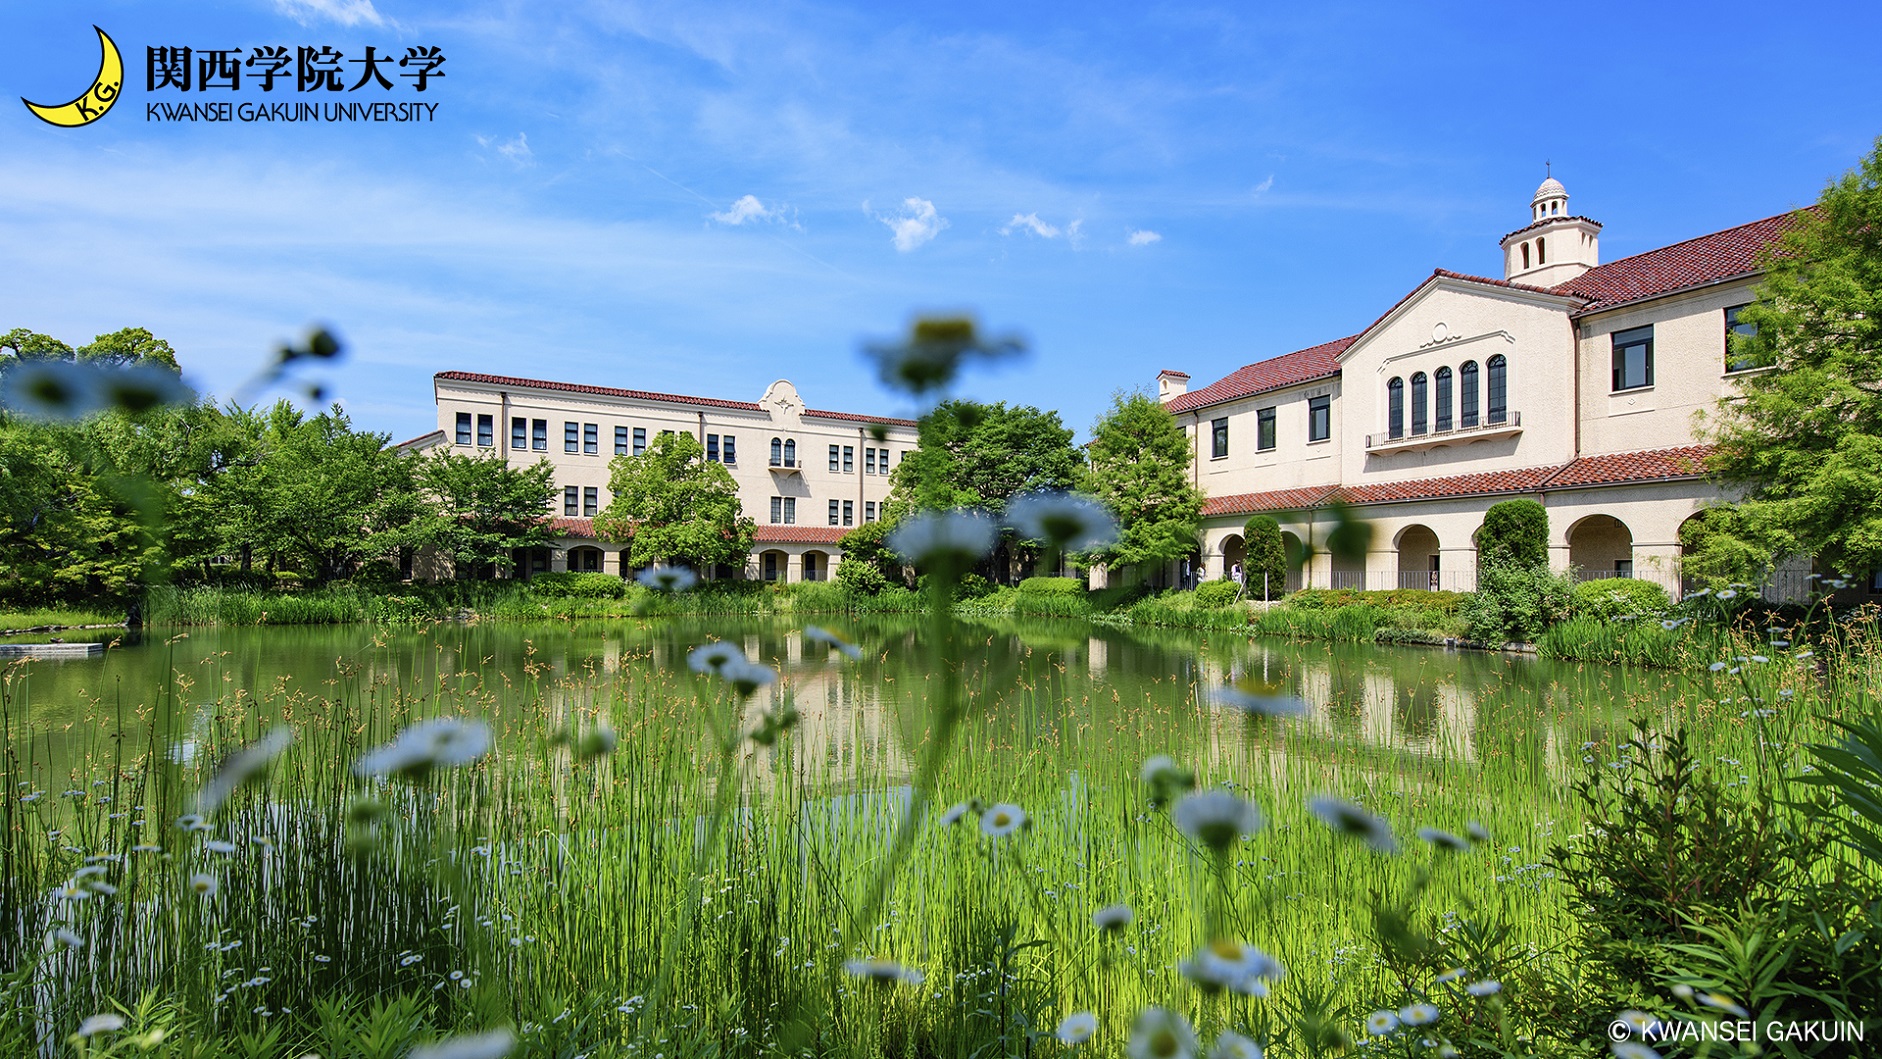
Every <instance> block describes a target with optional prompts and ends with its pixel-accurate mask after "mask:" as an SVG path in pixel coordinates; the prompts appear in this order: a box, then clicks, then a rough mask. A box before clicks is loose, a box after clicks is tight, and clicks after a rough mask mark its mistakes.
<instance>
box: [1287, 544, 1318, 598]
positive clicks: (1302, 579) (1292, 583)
mask: <svg viewBox="0 0 1882 1059" xmlns="http://www.w3.org/2000/svg"><path fill="white" fill-rule="evenodd" d="M1300 550H1301V543H1300V534H1298V533H1295V532H1294V531H1292V530H1282V531H1281V551H1282V552H1283V553H1284V554H1287V555H1299V554H1300ZM1312 568H1313V559H1312V557H1311V556H1309V557H1308V560H1307V562H1305V563H1303V564H1301V568H1300V569H1298V570H1296V569H1294V568H1293V567H1292V566H1289V567H1288V570H1287V591H1289V592H1295V591H1298V590H1300V589H1302V588H1305V587H1306V584H1307V576H1306V575H1307V571H1308V570H1310V569H1312Z"/></svg>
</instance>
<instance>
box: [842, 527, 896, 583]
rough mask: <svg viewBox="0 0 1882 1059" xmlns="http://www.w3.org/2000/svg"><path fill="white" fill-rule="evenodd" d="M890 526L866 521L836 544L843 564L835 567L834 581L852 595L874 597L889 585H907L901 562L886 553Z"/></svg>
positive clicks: (888, 552) (887, 551)
mask: <svg viewBox="0 0 1882 1059" xmlns="http://www.w3.org/2000/svg"><path fill="white" fill-rule="evenodd" d="M888 535H889V524H888V523H887V522H865V523H863V524H862V525H860V526H858V527H856V528H855V529H853V530H850V531H849V532H848V533H845V534H844V535H843V539H842V540H841V541H839V542H837V543H838V545H839V546H840V547H841V548H842V549H843V561H842V562H840V563H838V564H837V568H836V579H837V580H838V581H841V582H842V583H843V584H844V585H845V586H846V587H848V588H849V590H850V591H851V592H854V593H856V594H859V595H865V596H873V595H876V594H878V593H880V592H882V591H883V590H884V589H886V588H888V587H889V586H891V585H902V586H906V584H907V582H905V581H904V580H903V578H902V564H901V560H899V559H897V558H896V557H895V556H894V555H893V554H892V553H890V551H889V545H888Z"/></svg>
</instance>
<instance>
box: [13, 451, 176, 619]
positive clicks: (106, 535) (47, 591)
mask: <svg viewBox="0 0 1882 1059" xmlns="http://www.w3.org/2000/svg"><path fill="white" fill-rule="evenodd" d="M128 484H129V483H127V482H126V480H125V479H124V477H123V475H122V474H121V473H120V471H119V469H118V468H117V466H116V465H115V464H114V463H113V462H112V460H111V454H110V453H109V451H108V450H105V449H103V448H101V447H100V446H99V445H97V444H96V443H95V440H94V439H93V438H92V437H90V436H89V435H88V433H87V432H86V430H85V429H84V428H83V427H82V426H60V427H49V426H42V425H38V424H30V423H21V422H16V421H15V422H0V599H5V600H7V601H8V602H12V603H25V604H42V603H58V602H67V601H81V600H83V601H109V602H128V601H130V600H132V599H134V598H136V597H137V596H138V594H139V592H140V590H141V586H142V585H144V584H145V583H147V582H148V581H149V580H150V578H151V577H152V576H153V573H154V572H155V571H156V570H157V569H159V568H160V567H161V565H162V562H163V549H162V546H161V543H160V541H159V540H158V538H157V536H156V535H155V534H154V533H152V532H151V530H150V529H149V528H147V527H148V526H149V525H150V524H151V523H150V521H149V520H147V519H145V518H144V517H142V514H141V512H140V510H139V503H138V502H139V500H140V499H141V498H140V497H138V496H137V495H135V494H134V493H132V492H131V491H130V490H129V489H127V488H124V486H126V485H128Z"/></svg>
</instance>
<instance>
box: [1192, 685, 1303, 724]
mask: <svg viewBox="0 0 1882 1059" xmlns="http://www.w3.org/2000/svg"><path fill="white" fill-rule="evenodd" d="M1209 697H1210V699H1211V700H1212V701H1213V702H1215V704H1216V705H1218V706H1228V707H1231V708H1233V709H1237V710H1240V711H1242V712H1243V713H1245V714H1248V715H1249V716H1251V717H1299V716H1301V715H1302V714H1304V713H1306V712H1307V700H1305V699H1303V698H1301V697H1300V696H1298V695H1264V694H1261V693H1260V692H1252V691H1243V690H1242V689H1240V688H1238V687H1235V686H1234V685H1226V686H1224V687H1220V688H1217V689H1215V691H1214V692H1212V693H1211V694H1210V696H1209Z"/></svg>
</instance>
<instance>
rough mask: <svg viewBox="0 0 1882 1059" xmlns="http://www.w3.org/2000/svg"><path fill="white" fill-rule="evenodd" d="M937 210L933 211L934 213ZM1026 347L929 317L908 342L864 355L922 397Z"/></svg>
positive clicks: (960, 322) (874, 347)
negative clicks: (978, 363) (974, 365)
mask: <svg viewBox="0 0 1882 1059" xmlns="http://www.w3.org/2000/svg"><path fill="white" fill-rule="evenodd" d="M915 201H918V200H910V202H911V203H913V202H915ZM933 208H934V207H933V206H932V205H930V206H929V207H928V209H929V211H930V212H933ZM1025 348H1026V344H1025V343H1024V342H1022V341H1020V340H1019V339H1018V338H1014V337H1011V336H1001V337H998V338H982V337H981V335H980V329H979V327H978V326H977V325H976V324H975V323H974V321H973V320H972V319H970V318H967V317H952V318H948V317H929V318H924V319H920V320H916V321H915V324H914V326H913V327H912V328H910V329H909V336H908V338H907V339H906V340H903V341H899V342H871V343H869V344H867V345H865V346H864V347H863V353H864V354H865V355H866V356H868V357H869V359H871V360H873V361H875V363H876V372H877V374H878V375H879V376H880V377H881V379H882V382H883V384H884V385H886V386H888V387H890V388H892V389H896V390H903V391H906V392H908V393H911V394H914V395H916V396H920V395H922V394H925V393H928V392H929V391H931V390H940V389H945V388H946V387H947V385H948V384H949V383H950V382H953V381H954V376H955V375H956V374H958V373H959V372H960V370H961V367H962V366H963V364H965V363H966V362H967V361H968V360H1000V359H1004V358H1006V357H1011V356H1015V355H1017V354H1018V353H1020V352H1022V351H1023V350H1024V349H1025Z"/></svg>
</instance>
